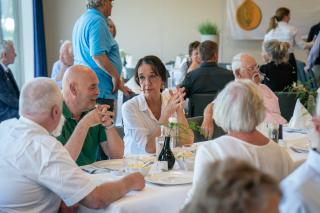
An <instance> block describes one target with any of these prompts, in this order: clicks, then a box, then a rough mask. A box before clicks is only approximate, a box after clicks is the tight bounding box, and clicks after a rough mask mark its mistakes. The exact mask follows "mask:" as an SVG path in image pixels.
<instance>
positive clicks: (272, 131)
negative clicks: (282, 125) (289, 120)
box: [268, 124, 279, 143]
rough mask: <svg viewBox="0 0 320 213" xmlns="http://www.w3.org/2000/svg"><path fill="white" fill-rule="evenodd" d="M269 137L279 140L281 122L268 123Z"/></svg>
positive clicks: (275, 140)
mask: <svg viewBox="0 0 320 213" xmlns="http://www.w3.org/2000/svg"><path fill="white" fill-rule="evenodd" d="M268 130H269V139H270V140H273V141H274V142H276V143H278V140H279V124H268Z"/></svg>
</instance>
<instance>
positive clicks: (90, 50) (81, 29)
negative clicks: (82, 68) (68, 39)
mask: <svg viewBox="0 0 320 213" xmlns="http://www.w3.org/2000/svg"><path fill="white" fill-rule="evenodd" d="M112 2H113V0H87V11H86V12H85V13H84V14H83V15H82V16H81V17H80V18H79V19H78V20H77V22H76V23H75V26H74V28H73V33H72V43H73V47H74V58H75V61H74V63H75V64H83V65H86V66H88V67H90V68H91V69H92V70H94V72H95V73H96V74H97V76H98V79H99V90H100V93H99V96H98V100H97V101H98V103H100V104H108V105H110V106H111V107H112V105H113V104H114V100H115V99H116V98H117V90H118V89H120V90H122V91H123V92H124V93H125V94H128V88H126V87H125V86H124V85H123V83H121V81H120V73H121V69H122V65H121V58H120V53H119V46H118V44H117V42H116V41H115V40H114V39H113V37H112V35H111V33H110V31H109V27H108V24H107V21H106V18H108V17H109V16H110V15H111V10H112Z"/></svg>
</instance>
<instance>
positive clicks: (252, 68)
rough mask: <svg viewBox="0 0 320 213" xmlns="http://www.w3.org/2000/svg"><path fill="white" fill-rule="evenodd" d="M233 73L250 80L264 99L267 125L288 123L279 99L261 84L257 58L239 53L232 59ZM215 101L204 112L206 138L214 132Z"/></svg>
mask: <svg viewBox="0 0 320 213" xmlns="http://www.w3.org/2000/svg"><path fill="white" fill-rule="evenodd" d="M232 71H233V75H234V77H235V79H236V80H237V79H250V80H252V81H253V82H254V83H255V84H256V86H257V90H258V92H259V93H260V95H261V96H262V97H263V101H264V105H265V107H266V118H265V120H264V121H265V122H266V123H274V124H284V123H286V122H287V121H286V120H285V119H284V118H283V117H282V116H281V113H280V107H279V102H278V97H277V96H276V95H275V94H274V93H273V92H272V91H271V90H270V89H269V87H267V86H266V85H264V84H261V83H260V81H261V77H260V72H259V65H258V64H257V62H256V60H255V58H254V57H253V56H251V55H249V54H247V53H239V54H237V55H236V56H234V57H233V59H232ZM213 107H214V101H213V102H212V103H210V104H208V106H207V107H206V109H205V110H204V112H203V123H202V126H201V128H202V130H203V134H204V136H205V137H208V138H211V137H212V136H213V132H214V126H213V120H214V118H213Z"/></svg>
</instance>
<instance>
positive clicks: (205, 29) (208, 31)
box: [198, 21, 219, 43]
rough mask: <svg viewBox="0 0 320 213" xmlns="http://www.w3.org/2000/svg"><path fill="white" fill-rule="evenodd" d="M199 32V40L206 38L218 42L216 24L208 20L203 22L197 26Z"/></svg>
mask: <svg viewBox="0 0 320 213" xmlns="http://www.w3.org/2000/svg"><path fill="white" fill-rule="evenodd" d="M198 30H199V33H200V34H201V42H203V41H206V40H211V41H214V42H216V43H218V42H219V37H218V33H219V31H218V27H217V25H216V24H213V23H211V22H210V21H206V22H203V23H201V24H200V25H199V27H198Z"/></svg>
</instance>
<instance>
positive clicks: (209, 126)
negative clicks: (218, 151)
mask: <svg viewBox="0 0 320 213" xmlns="http://www.w3.org/2000/svg"><path fill="white" fill-rule="evenodd" d="M212 115H213V104H212V103H209V104H208V105H207V106H206V108H205V109H204V112H203V122H202V124H201V134H202V135H203V136H204V137H206V138H208V139H211V138H212V136H213V132H214V126H213V117H212Z"/></svg>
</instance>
